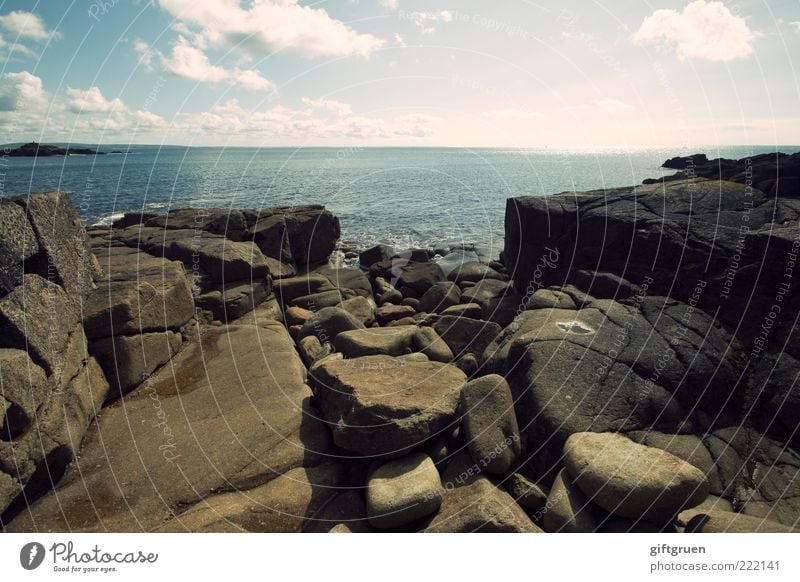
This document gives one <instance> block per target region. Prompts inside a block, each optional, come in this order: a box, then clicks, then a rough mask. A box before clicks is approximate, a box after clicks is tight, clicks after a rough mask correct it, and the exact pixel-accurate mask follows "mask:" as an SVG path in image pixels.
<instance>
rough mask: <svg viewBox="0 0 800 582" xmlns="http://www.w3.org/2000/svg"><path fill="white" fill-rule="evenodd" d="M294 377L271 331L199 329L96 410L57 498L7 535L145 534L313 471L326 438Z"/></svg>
mask: <svg viewBox="0 0 800 582" xmlns="http://www.w3.org/2000/svg"><path fill="white" fill-rule="evenodd" d="M246 319H247V318H246ZM304 376H305V368H304V366H303V365H302V363H301V362H300V358H299V356H298V355H297V352H296V351H295V347H294V343H293V342H292V340H291V338H290V337H289V335H288V333H287V332H286V329H285V328H284V327H283V325H281V324H280V323H277V322H274V321H260V322H259V323H258V324H255V323H253V324H248V325H236V326H230V327H227V328H222V327H220V328H215V329H211V330H207V331H206V332H205V333H203V335H202V336H200V337H199V338H193V339H192V341H191V343H189V344H188V345H187V346H186V347H185V348H184V349H183V350H182V351H181V352H180V353H179V354H178V356H176V357H175V358H174V359H173V360H172V361H171V362H170V364H169V365H167V366H165V367H163V368H162V369H161V370H160V371H159V372H158V373H157V374H156V375H155V376H153V377H152V378H151V379H150V381H148V383H146V384H145V385H143V386H141V387H140V388H139V389H138V390H136V391H135V392H132V393H130V394H128V395H126V396H125V397H124V398H123V399H121V400H118V401H117V402H115V403H113V404H111V405H110V406H107V407H106V408H104V409H103V412H102V414H101V415H100V416H99V418H98V419H97V422H95V424H94V425H92V427H91V428H90V430H89V431H88V433H87V437H86V440H85V442H84V446H83V448H82V450H81V454H80V457H79V458H78V460H76V461H75V462H74V463H73V465H71V466H70V468H69V469H68V471H67V473H66V475H65V477H64V479H63V480H62V481H61V483H60V484H59V486H58V488H57V489H56V490H55V491H54V492H51V493H49V494H48V495H46V496H45V497H43V498H41V499H40V500H39V501H37V502H36V503H34V504H33V505H32V506H31V508H30V510H28V511H25V512H23V513H21V514H20V515H19V516H17V518H16V519H15V520H14V521H13V522H12V523H11V524H9V529H10V531H98V530H103V529H105V530H108V531H149V530H152V529H154V528H155V527H157V526H160V525H162V523H163V522H164V520H165V519H168V518H171V517H173V516H174V515H176V514H178V513H180V511H181V510H182V509H184V508H186V507H187V506H190V505H192V504H194V503H197V502H199V501H201V500H202V499H204V498H206V497H208V496H209V495H210V494H213V493H221V492H225V491H230V490H235V489H243V488H250V487H255V486H258V485H260V484H263V483H265V482H268V481H270V480H272V479H274V478H275V477H277V476H278V475H281V474H284V473H286V472H287V471H290V470H291V469H294V468H297V467H300V466H311V465H316V464H319V463H320V462H321V461H322V460H323V459H322V455H323V454H325V453H326V452H327V451H328V450H329V446H330V437H329V434H328V432H327V430H326V429H325V427H324V426H323V425H322V424H321V423H320V422H319V421H318V420H316V418H317V417H318V413H317V412H315V411H314V410H313V408H312V407H311V405H310V399H311V390H310V388H309V387H308V386H307V385H306V383H305V381H304Z"/></svg>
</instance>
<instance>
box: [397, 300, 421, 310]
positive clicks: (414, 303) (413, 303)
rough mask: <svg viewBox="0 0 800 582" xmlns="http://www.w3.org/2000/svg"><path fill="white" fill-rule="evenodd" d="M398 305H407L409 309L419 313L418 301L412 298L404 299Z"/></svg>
mask: <svg viewBox="0 0 800 582" xmlns="http://www.w3.org/2000/svg"><path fill="white" fill-rule="evenodd" d="M400 305H408V306H409V307H413V308H414V311H419V299H415V298H413V297H406V298H405V299H403V300H402V301H401V302H400Z"/></svg>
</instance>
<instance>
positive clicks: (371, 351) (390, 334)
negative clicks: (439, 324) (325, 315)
mask: <svg viewBox="0 0 800 582" xmlns="http://www.w3.org/2000/svg"><path fill="white" fill-rule="evenodd" d="M417 329H419V328H417V326H415V325H398V326H395V327H378V328H368V329H355V330H352V331H345V332H342V333H340V334H339V335H337V336H336V339H335V340H334V342H333V345H334V347H335V348H336V351H337V352H341V353H342V354H344V355H345V357H347V358H358V357H361V356H376V355H384V356H402V355H404V354H408V353H411V351H412V347H413V341H414V335H415V334H416V333H417Z"/></svg>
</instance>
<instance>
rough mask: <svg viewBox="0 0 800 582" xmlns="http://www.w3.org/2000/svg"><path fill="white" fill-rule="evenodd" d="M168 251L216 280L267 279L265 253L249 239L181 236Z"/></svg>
mask: <svg viewBox="0 0 800 582" xmlns="http://www.w3.org/2000/svg"><path fill="white" fill-rule="evenodd" d="M174 232H176V233H179V232H181V231H174ZM145 250H148V249H145ZM148 252H149V251H148ZM166 253H168V254H166V255H165V256H167V257H168V258H175V259H178V260H180V261H183V263H184V264H187V265H199V267H200V269H201V270H202V271H203V272H204V273H207V274H208V276H209V277H211V279H212V280H214V281H215V282H217V283H230V282H232V281H241V280H243V279H247V280H257V279H265V278H266V277H267V275H269V267H268V265H267V261H266V259H265V258H264V255H263V254H262V253H261V251H260V250H259V249H258V247H257V246H256V245H254V244H253V243H250V242H231V241H229V240H227V239H225V238H222V237H203V238H200V239H199V241H198V242H197V243H194V242H193V241H192V240H191V239H189V240H186V239H183V238H178V239H176V240H173V241H172V242H171V244H170V247H169V249H168V250H167V251H166Z"/></svg>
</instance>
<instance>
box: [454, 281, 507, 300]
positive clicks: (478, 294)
mask: <svg viewBox="0 0 800 582" xmlns="http://www.w3.org/2000/svg"><path fill="white" fill-rule="evenodd" d="M510 290H511V286H510V284H509V283H507V282H505V281H498V280H496V279H483V280H481V281H479V282H478V283H476V284H475V285H474V286H472V287H469V288H467V289H464V292H463V293H462V294H461V303H477V304H478V305H480V306H483V305H484V304H486V303H488V302H489V301H491V300H493V299H498V298H499V297H502V296H503V295H505V294H506V293H508V292H509V291H510Z"/></svg>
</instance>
